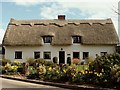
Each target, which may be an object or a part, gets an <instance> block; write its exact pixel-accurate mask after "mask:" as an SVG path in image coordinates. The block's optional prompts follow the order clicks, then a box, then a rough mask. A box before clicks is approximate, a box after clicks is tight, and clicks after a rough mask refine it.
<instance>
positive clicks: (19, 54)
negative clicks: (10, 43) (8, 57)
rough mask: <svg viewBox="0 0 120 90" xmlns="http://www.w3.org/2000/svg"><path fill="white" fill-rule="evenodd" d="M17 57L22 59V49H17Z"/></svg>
mask: <svg viewBox="0 0 120 90" xmlns="http://www.w3.org/2000/svg"><path fill="white" fill-rule="evenodd" d="M15 59H22V51H15Z"/></svg>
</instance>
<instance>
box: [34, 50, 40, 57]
mask: <svg viewBox="0 0 120 90" xmlns="http://www.w3.org/2000/svg"><path fill="white" fill-rule="evenodd" d="M37 53H39V58H40V51H34V59H38V58H36V57H37V56H36V54H37Z"/></svg>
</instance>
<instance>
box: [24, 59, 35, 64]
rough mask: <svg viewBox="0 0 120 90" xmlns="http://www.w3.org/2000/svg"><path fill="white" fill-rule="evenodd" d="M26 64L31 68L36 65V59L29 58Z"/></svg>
mask: <svg viewBox="0 0 120 90" xmlns="http://www.w3.org/2000/svg"><path fill="white" fill-rule="evenodd" d="M26 62H27V63H29V65H30V66H33V65H34V64H35V59H33V58H28V59H27V61H26Z"/></svg>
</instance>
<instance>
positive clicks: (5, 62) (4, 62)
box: [0, 59, 11, 66]
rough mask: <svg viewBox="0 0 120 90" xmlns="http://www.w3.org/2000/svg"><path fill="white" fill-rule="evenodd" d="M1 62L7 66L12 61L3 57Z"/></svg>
mask: <svg viewBox="0 0 120 90" xmlns="http://www.w3.org/2000/svg"><path fill="white" fill-rule="evenodd" d="M0 63H2V66H5V65H6V64H7V63H11V61H10V60H9V59H2V60H0Z"/></svg>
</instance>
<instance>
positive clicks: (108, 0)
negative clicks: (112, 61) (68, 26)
mask: <svg viewBox="0 0 120 90" xmlns="http://www.w3.org/2000/svg"><path fill="white" fill-rule="evenodd" d="M118 2H119V0H99V1H98V0H0V43H2V39H3V36H4V33H5V31H6V28H7V25H8V23H9V21H10V19H11V18H14V19H17V20H28V19H29V20H31V19H39V20H41V19H57V15H60V14H64V15H66V19H79V20H80V19H82V20H83V19H108V18H111V19H112V20H113V23H114V26H115V28H116V31H117V33H118V14H117V13H115V11H117V10H118Z"/></svg>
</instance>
